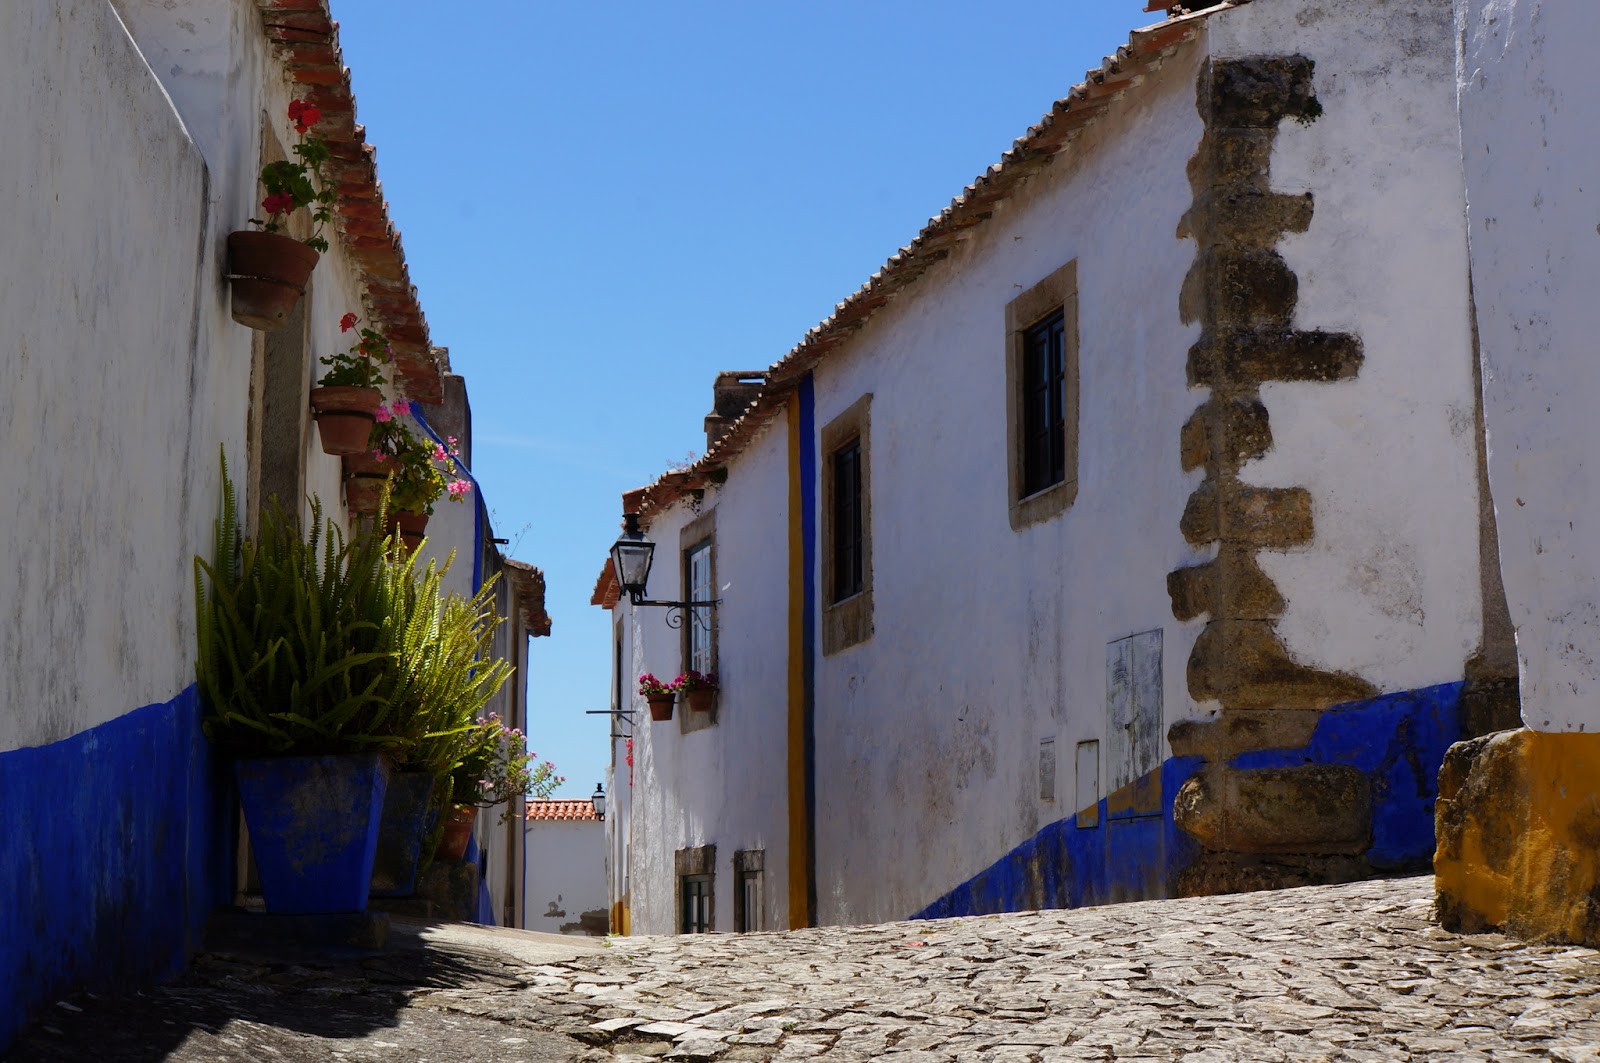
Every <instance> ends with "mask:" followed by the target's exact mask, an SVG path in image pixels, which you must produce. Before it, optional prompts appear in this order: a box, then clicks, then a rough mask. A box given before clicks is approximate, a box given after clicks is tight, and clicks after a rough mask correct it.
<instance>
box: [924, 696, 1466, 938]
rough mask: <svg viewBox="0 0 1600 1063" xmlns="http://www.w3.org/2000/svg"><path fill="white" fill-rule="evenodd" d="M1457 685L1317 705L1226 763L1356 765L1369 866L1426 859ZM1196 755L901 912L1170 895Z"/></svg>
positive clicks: (1454, 731) (930, 914)
mask: <svg viewBox="0 0 1600 1063" xmlns="http://www.w3.org/2000/svg"><path fill="white" fill-rule="evenodd" d="M1461 688H1462V684H1461V683H1446V684H1443V685H1440V686H1433V687H1427V688H1424V689H1421V690H1414V691H1407V692H1404V693H1399V694H1386V695H1383V696H1382V697H1377V698H1371V699H1368V700H1366V701H1357V702H1350V703H1348V704H1344V705H1338V706H1335V707H1333V708H1331V709H1329V710H1327V711H1326V712H1325V713H1323V714H1322V717H1321V719H1320V720H1319V721H1318V723H1317V727H1316V730H1315V731H1314V732H1313V734H1312V737H1311V741H1310V742H1309V743H1308V744H1307V745H1305V746H1304V747H1302V748H1299V749H1270V750H1262V751H1257V752H1251V753H1242V754H1239V755H1238V756H1236V757H1234V758H1233V760H1232V761H1230V763H1229V767H1230V768H1233V769H1236V770H1239V771H1252V770H1258V769H1264V770H1271V769H1275V768H1285V767H1294V766H1299V765H1304V764H1330V765H1334V764H1336V765H1344V766H1348V767H1353V768H1355V769H1356V770H1357V771H1359V772H1361V773H1362V774H1364V775H1366V777H1367V779H1368V782H1369V784H1370V786H1371V795H1372V835H1371V844H1370V845H1369V847H1368V848H1367V850H1366V852H1365V853H1364V854H1363V856H1364V859H1365V861H1366V863H1367V865H1368V866H1369V867H1370V868H1371V869H1372V870H1373V871H1376V872H1399V871H1411V870H1423V869H1426V868H1428V867H1430V866H1432V859H1433V850H1434V832H1433V824H1434V819H1433V805H1434V801H1435V799H1436V798H1437V797H1438V779H1439V767H1440V765H1441V764H1442V763H1443V761H1444V754H1445V751H1446V750H1447V749H1448V748H1449V747H1450V745H1451V743H1453V742H1455V741H1457V740H1458V739H1459V738H1460V735H1461V726H1460V699H1461ZM1204 763H1205V762H1204V760H1203V758H1201V757H1170V758H1168V759H1167V761H1166V762H1165V763H1163V764H1162V765H1161V767H1160V768H1158V769H1157V770H1156V771H1153V772H1151V773H1150V774H1148V775H1146V776H1144V777H1143V778H1140V779H1138V780H1136V781H1135V782H1133V783H1130V784H1129V785H1127V786H1125V787H1123V788H1121V789H1120V790H1117V791H1115V792H1114V793H1112V794H1110V795H1108V796H1107V797H1105V798H1104V799H1102V800H1101V801H1100V802H1099V804H1098V805H1096V806H1095V807H1094V809H1093V812H1092V814H1091V810H1089V809H1085V810H1084V811H1083V812H1080V813H1078V814H1076V815H1072V816H1068V817H1067V818H1065V819H1062V820H1058V821H1056V822H1055V823H1052V824H1050V825H1049V826H1047V827H1045V828H1044V829H1043V830H1041V831H1039V833H1037V834H1035V835H1034V836H1033V837H1032V838H1029V839H1028V840H1027V841H1026V842H1024V843H1023V844H1021V845H1019V846H1017V847H1016V848H1015V849H1013V850H1011V852H1009V853H1007V854H1006V855H1005V856H1004V857H1002V858H1001V859H1000V860H998V861H996V862H995V863H994V864H991V865H990V866H989V867H987V868H985V869H984V870H983V871H980V872H979V873H978V874H976V875H974V876H973V877H972V878H970V879H968V880H967V881H966V882H963V883H962V884H961V885H959V886H957V887H956V888H955V889H953V890H951V891H950V892H948V893H946V894H945V895H944V896H942V897H940V898H939V899H938V900H936V901H934V902H933V903H932V904H930V905H928V906H927V907H926V908H924V909H922V910H921V911H919V912H917V913H916V914H915V915H913V916H911V918H913V919H942V918H948V917H952V916H969V915H987V914H991V913H994V912H1014V911H1029V910H1034V909H1039V908H1078V907H1083V906H1086V905H1095V904H1111V903H1115V902H1118V901H1132V900H1147V899H1154V898H1159V897H1171V896H1177V895H1179V893H1180V892H1181V890H1180V888H1179V881H1180V876H1181V875H1182V873H1183V872H1184V871H1185V869H1187V868H1188V867H1189V866H1190V865H1191V864H1193V863H1194V862H1195V861H1196V860H1197V859H1198V858H1199V856H1200V855H1201V848H1200V846H1199V844H1198V843H1197V842H1196V841H1195V840H1194V839H1193V838H1192V837H1190V836H1189V835H1188V834H1187V833H1186V832H1184V831H1183V830H1182V829H1180V828H1179V827H1178V826H1177V825H1176V824H1175V823H1174V822H1173V814H1172V809H1173V799H1174V798H1175V797H1176V796H1177V793H1178V791H1179V789H1180V788H1181V787H1182V786H1183V784H1184V783H1185V782H1187V781H1188V780H1189V779H1190V778H1191V777H1192V776H1194V775H1195V774H1196V773H1197V772H1198V771H1199V770H1200V769H1201V767H1202V766H1203V765H1204ZM1080 823H1081V824H1083V825H1082V826H1079V824H1080Z"/></svg>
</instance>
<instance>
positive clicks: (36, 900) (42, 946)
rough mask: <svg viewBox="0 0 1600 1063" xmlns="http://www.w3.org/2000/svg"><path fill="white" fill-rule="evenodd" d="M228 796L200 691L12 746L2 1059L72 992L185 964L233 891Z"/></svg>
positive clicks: (119, 984)
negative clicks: (203, 723)
mask: <svg viewBox="0 0 1600 1063" xmlns="http://www.w3.org/2000/svg"><path fill="white" fill-rule="evenodd" d="M227 802H228V787H227V785H226V779H225V777H224V776H223V775H221V774H219V771H218V766H217V764H216V763H215V762H214V760H213V758H212V756H211V752H210V747H209V746H208V745H207V743H206V740H205V738H204V736H203V735H202V734H201V731H200V706H199V701H198V699H197V697H196V695H195V690H194V688H193V687H190V688H189V689H188V690H186V691H184V692H183V693H182V694H181V695H179V696H178V697H177V698H175V699H173V700H172V701H170V702H166V703H165V704H160V705H149V706H146V707H144V708H141V709H136V710H134V711H133V712H130V713H128V714H127V715H124V716H121V717H118V718H117V719H115V720H112V721H110V722H109V723H106V724H102V725H101V726H99V727H95V728H93V729H91V730H89V731H85V732H83V733H82V734H78V735H74V736H73V737H71V738H68V739H65V740H63V741H60V742H56V743H53V744H51V745H48V746H39V747H34V748H28V749H16V750H10V751H7V752H4V753H0V1055H4V1053H5V1051H6V1050H7V1047H8V1046H9V1045H10V1044H11V1042H12V1040H13V1039H14V1038H15V1037H16V1035H17V1033H18V1032H19V1031H20V1030H21V1029H22V1027H23V1026H24V1025H25V1024H26V1023H27V1022H28V1021H29V1019H30V1018H32V1017H33V1016H34V1015H36V1014H37V1013H38V1012H39V1010H40V1009H41V1008H43V1007H46V1006H48V1005H49V1004H50V1003H51V1002H52V1001H54V1000H57V999H59V998H60V997H61V996H62V995H63V994H65V993H68V992H71V991H73V990H75V989H79V988H87V989H91V990H97V989H98V990H112V989H116V990H125V989H127V988H130V987H131V986H136V985H139V984H144V983H149V982H152V981H155V980H159V979H161V978H164V977H169V976H171V975H174V974H176V973H178V972H179V971H181V970H182V969H183V966H184V964H185V963H186V961H187V960H188V957H189V956H190V954H191V953H192V952H193V951H194V949H195V948H197V947H198V946H199V943H200V939H201V935H202V933H203V932H204V929H205V921H206V917H207V916H208V915H209V914H210V913H211V912H212V910H213V909H215V908H217V907H218V906H220V905H224V904H227V903H228V902H229V901H230V900H231V889H232V866H231V856H230V854H231V852H232V833H233V832H232V826H231V823H230V822H229V818H228V815H227V813H226V811H225V810H226V808H227V807H228V806H227Z"/></svg>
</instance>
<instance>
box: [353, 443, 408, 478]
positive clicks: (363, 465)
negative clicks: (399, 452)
mask: <svg viewBox="0 0 1600 1063" xmlns="http://www.w3.org/2000/svg"><path fill="white" fill-rule="evenodd" d="M341 456H342V457H343V458H344V474H345V475H346V476H376V477H377V478H378V479H380V480H381V479H383V478H384V477H385V476H388V475H389V474H390V473H391V472H393V471H394V467H395V463H394V461H393V460H392V459H385V460H383V461H379V460H378V459H377V458H375V457H373V456H372V451H370V450H366V449H364V448H363V449H362V450H358V451H356V452H355V453H354V454H344V455H341Z"/></svg>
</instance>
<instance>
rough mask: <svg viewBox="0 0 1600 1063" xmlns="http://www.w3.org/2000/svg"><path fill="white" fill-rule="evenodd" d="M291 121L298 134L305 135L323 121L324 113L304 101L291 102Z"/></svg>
mask: <svg viewBox="0 0 1600 1063" xmlns="http://www.w3.org/2000/svg"><path fill="white" fill-rule="evenodd" d="M289 120H290V121H291V122H293V123H294V131H295V132H296V133H305V132H308V131H309V130H310V129H311V127H312V126H314V125H316V124H317V123H318V122H320V121H321V120H322V111H321V110H320V109H318V108H317V106H316V105H315V104H310V103H307V102H305V101H304V100H290V101H289Z"/></svg>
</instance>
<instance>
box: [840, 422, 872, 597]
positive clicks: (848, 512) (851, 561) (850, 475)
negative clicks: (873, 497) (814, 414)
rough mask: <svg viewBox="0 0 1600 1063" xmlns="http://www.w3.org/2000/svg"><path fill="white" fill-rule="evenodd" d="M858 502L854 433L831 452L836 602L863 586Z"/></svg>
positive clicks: (858, 441) (857, 443)
mask: <svg viewBox="0 0 1600 1063" xmlns="http://www.w3.org/2000/svg"><path fill="white" fill-rule="evenodd" d="M861 503H862V498H861V439H860V437H857V438H855V439H852V440H851V441H850V442H848V443H846V444H845V445H844V446H842V447H840V448H839V449H838V450H836V451H834V452H833V600H834V601H836V602H842V601H844V600H845V599H846V598H849V597H850V596H851V595H855V594H859V593H861V591H862V589H863V587H864V586H865V582H866V581H865V575H866V573H865V572H864V571H863V569H864V565H863V558H862V547H863V541H862V540H863V532H864V523H863V519H862V516H863V515H862V507H861Z"/></svg>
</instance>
